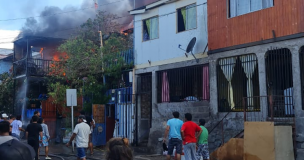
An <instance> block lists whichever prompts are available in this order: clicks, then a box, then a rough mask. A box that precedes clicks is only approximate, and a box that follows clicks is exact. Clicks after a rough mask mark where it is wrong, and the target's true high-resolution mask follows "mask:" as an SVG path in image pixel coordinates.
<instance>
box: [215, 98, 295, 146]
mask: <svg viewBox="0 0 304 160" xmlns="http://www.w3.org/2000/svg"><path fill="white" fill-rule="evenodd" d="M292 98H293V97H292V96H256V97H244V98H243V99H242V100H241V101H240V102H238V103H236V106H243V109H242V110H240V109H239V108H238V109H235V108H232V109H231V110H229V111H228V112H227V113H226V114H225V115H224V117H223V118H222V119H221V120H220V121H218V122H217V123H216V124H215V125H214V127H213V128H212V129H211V130H210V132H209V135H211V133H213V134H215V136H216V137H219V138H217V139H220V141H221V143H220V144H219V145H222V144H224V143H226V142H227V141H228V140H229V139H230V138H235V137H241V136H243V131H244V125H243V122H265V121H270V122H274V123H275V124H276V125H278V124H281V125H293V124H294V120H295V119H294V106H293V103H292ZM239 103H241V104H242V105H240V104H239ZM240 111H241V112H243V117H242V113H241V112H240ZM232 113H234V114H241V115H236V116H235V117H234V118H229V120H228V116H230V115H231V114H232ZM228 123H234V128H229V127H228V128H225V126H227V125H228ZM214 132H216V133H214Z"/></svg>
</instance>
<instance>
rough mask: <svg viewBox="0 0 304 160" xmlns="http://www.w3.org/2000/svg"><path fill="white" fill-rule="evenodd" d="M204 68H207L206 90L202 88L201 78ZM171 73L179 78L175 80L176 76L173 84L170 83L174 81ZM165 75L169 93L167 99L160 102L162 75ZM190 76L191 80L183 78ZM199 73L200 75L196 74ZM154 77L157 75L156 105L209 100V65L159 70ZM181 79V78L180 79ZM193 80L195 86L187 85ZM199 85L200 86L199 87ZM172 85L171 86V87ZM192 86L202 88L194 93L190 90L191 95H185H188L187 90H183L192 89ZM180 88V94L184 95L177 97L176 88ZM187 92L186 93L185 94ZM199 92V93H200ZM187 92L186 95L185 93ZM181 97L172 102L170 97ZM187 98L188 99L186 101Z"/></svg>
mask: <svg viewBox="0 0 304 160" xmlns="http://www.w3.org/2000/svg"><path fill="white" fill-rule="evenodd" d="M204 67H207V69H208V72H207V73H208V76H207V78H208V81H207V89H206V88H205V87H204V82H203V78H204V75H203V74H204V71H203V70H204ZM187 70H193V72H187ZM172 72H174V73H175V75H177V76H180V77H179V78H176V77H177V76H175V78H176V79H175V80H174V81H175V82H173V83H171V82H172V79H171V78H173V79H174V77H172V74H173V73H172ZM164 73H166V76H167V77H168V79H167V81H168V82H167V83H168V84H167V85H169V88H168V89H169V93H168V95H167V96H169V99H167V98H165V99H166V100H164V101H163V100H162V96H163V95H162V87H163V86H162V84H163V74H164ZM189 73H190V75H191V76H192V77H193V78H190V79H185V77H187V76H189ZM197 73H200V74H197ZM156 75H157V80H156V81H157V87H156V89H157V95H158V96H157V103H180V102H202V101H209V100H210V67H209V63H205V64H198V65H193V66H184V67H179V68H171V69H166V70H159V71H156ZM181 77H182V78H181ZM199 77H200V78H199ZM193 79H195V81H196V82H195V84H193V83H188V82H189V80H190V81H191V80H193ZM177 83H183V85H180V86H179V85H177ZM200 84H201V86H200ZM172 85H173V86H172ZM194 85H198V88H200V87H201V88H202V90H200V89H198V90H199V91H194V90H191V89H190V90H191V91H190V92H192V93H191V95H187V94H188V93H189V90H184V89H185V88H189V87H190V88H194ZM172 87H173V88H174V89H173V90H175V91H174V92H171V91H172ZM178 87H180V88H182V89H181V92H182V93H184V94H182V95H178V94H177V93H178V92H177V91H176V88H178ZM205 89H206V91H207V92H206V94H205V95H204V93H203V92H204V90H205ZM187 91H188V92H187ZM200 91H201V93H200ZM185 92H187V93H185ZM195 94H197V97H195ZM178 96H179V97H183V99H179V100H178V101H176V99H175V100H172V97H178ZM204 96H206V98H204ZM187 98H189V99H187Z"/></svg>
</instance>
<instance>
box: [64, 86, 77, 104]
mask: <svg viewBox="0 0 304 160" xmlns="http://www.w3.org/2000/svg"><path fill="white" fill-rule="evenodd" d="M66 100H67V106H70V107H71V106H77V90H76V89H67V90H66Z"/></svg>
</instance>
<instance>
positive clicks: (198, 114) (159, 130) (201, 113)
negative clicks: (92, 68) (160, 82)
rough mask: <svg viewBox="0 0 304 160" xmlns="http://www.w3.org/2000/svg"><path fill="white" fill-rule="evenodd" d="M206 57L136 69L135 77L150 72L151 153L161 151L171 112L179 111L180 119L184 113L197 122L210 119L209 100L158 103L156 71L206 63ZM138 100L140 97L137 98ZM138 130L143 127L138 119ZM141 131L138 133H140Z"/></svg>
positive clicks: (139, 114)
mask: <svg viewBox="0 0 304 160" xmlns="http://www.w3.org/2000/svg"><path fill="white" fill-rule="evenodd" d="M207 61H208V60H207V59H206V58H204V59H200V60H199V63H196V61H195V60H190V61H184V62H178V63H173V64H167V65H161V66H155V67H149V68H144V69H137V70H136V71H135V74H136V77H137V76H139V75H140V74H143V73H151V72H152V127H151V128H150V132H149V141H148V147H149V151H150V152H151V153H159V154H160V153H162V138H163V136H164V133H165V127H166V122H167V121H168V120H169V119H171V118H173V115H172V113H173V112H174V111H178V112H179V113H180V119H181V120H183V119H184V114H185V113H187V112H188V113H192V115H193V121H195V122H198V119H200V118H204V119H206V121H207V122H208V121H209V119H210V111H209V108H210V106H209V105H210V104H209V101H199V102H174V103H158V102H157V74H156V72H157V71H160V70H166V69H172V68H180V67H187V66H193V65H199V64H206V63H207ZM139 101H140V99H139ZM138 107H139V108H138V111H140V110H141V109H140V107H141V105H140V102H139V105H138ZM140 116H141V113H140V112H139V113H138V119H141V117H140ZM138 123H139V124H138V127H139V132H141V128H140V127H143V126H142V125H141V124H140V123H141V122H140V121H138ZM141 134H142V133H139V135H141Z"/></svg>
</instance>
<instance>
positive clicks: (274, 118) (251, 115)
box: [243, 95, 294, 124]
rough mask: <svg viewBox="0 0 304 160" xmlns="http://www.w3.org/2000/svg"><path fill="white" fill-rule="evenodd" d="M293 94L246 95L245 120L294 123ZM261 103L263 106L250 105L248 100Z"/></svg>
mask: <svg viewBox="0 0 304 160" xmlns="http://www.w3.org/2000/svg"><path fill="white" fill-rule="evenodd" d="M292 98H293V97H292V96H272V95H270V96H257V97H244V98H243V107H244V108H243V110H244V121H254V122H256V121H271V122H275V123H280V124H289V123H294V105H293V101H292ZM249 101H253V102H255V103H260V104H261V106H265V107H262V108H257V107H253V106H248V102H249Z"/></svg>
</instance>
